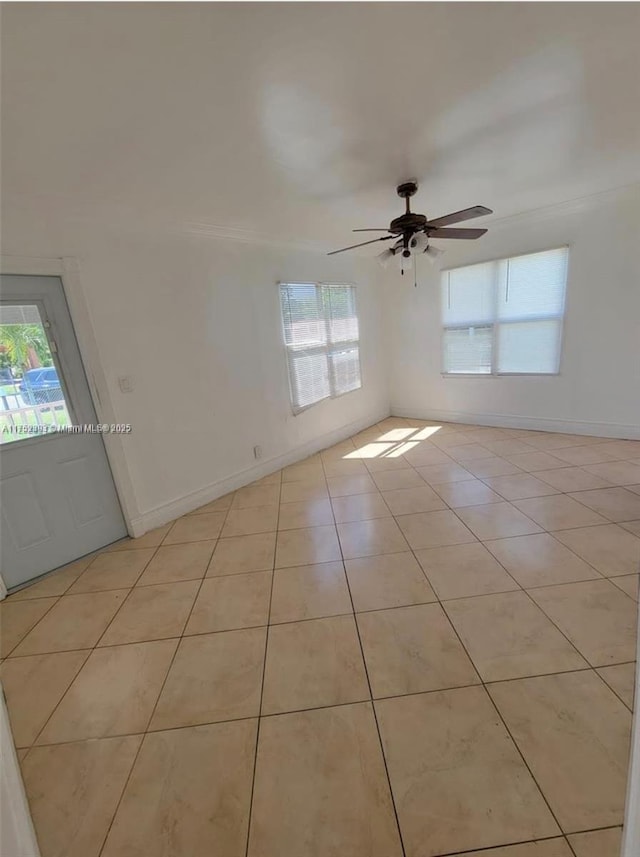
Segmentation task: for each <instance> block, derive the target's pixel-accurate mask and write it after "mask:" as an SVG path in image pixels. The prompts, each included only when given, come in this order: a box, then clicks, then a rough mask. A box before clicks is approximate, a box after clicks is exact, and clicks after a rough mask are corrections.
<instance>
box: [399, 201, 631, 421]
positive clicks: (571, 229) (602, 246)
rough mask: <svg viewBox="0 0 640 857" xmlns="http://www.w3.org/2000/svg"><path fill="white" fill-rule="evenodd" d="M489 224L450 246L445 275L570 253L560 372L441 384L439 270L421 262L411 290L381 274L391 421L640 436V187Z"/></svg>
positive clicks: (444, 259)
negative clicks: (563, 248)
mask: <svg viewBox="0 0 640 857" xmlns="http://www.w3.org/2000/svg"><path fill="white" fill-rule="evenodd" d="M496 214H497V215H499V212H497V213H496ZM470 225H471V224H470ZM487 225H489V227H490V229H489V232H488V234H487V235H485V236H484V237H483V238H481V239H480V240H479V241H474V242H471V241H470V242H462V241H461V242H455V241H450V242H447V243H446V254H445V255H444V256H443V257H441V260H442V262H441V267H444V268H448V267H455V266H457V265H464V264H471V263H473V262H480V261H484V260H487V259H492V258H497V257H504V256H509V255H511V254H516V253H526V252H529V251H536V250H543V249H545V248H547V247H554V246H559V245H561V244H569V245H570V262H569V276H568V283H567V302H566V316H565V327H564V341H563V355H562V363H561V369H560V374H559V375H558V376H553V377H537V378H536V377H510V378H508V377H505V378H471V379H470V378H450V377H449V378H446V377H443V376H442V375H441V359H440V354H441V352H440V347H441V336H440V294H439V279H440V273H439V271H438V270H437V269H434V268H431V267H430V265H429V264H428V262H427V261H426V260H425V261H424V262H423V264H422V266H421V268H420V274H419V284H418V288H417V289H414V288H413V279H412V277H411V278H409V281H408V282H407V277H406V276H405V278H404V279H405V282H402V281H401V278H400V276H399V274H396V273H395V272H393V273H391V274H387V273H386V272H385V280H386V284H385V307H386V309H385V317H386V319H387V320H388V323H389V325H390V331H389V336H390V355H391V368H390V389H391V412H392V413H393V414H396V415H410V416H415V417H420V416H421V417H432V418H436V419H447V418H449V419H453V420H459V421H463V422H464V421H470V422H474V421H477V422H486V423H488V424H498V425H499V424H508V425H514V426H522V427H525V428H540V429H559V430H564V431H574V432H578V433H587V434H588V433H593V434H603V435H609V434H611V435H614V436H624V437H628V436H629V437H630V436H636V437H637V436H640V186H638V185H636V186H634V187H631V188H628V189H626V190H625V191H622V192H612V193H607V194H598V195H596V196H593V197H590V198H588V199H584V200H580V201H578V202H576V203H569V204H565V205H561V206H556V207H554V208H550V209H544V210H539V211H536V212H532V213H529V214H523V215H518V216H517V217H512V218H508V219H505V220H502V221H501V220H499V219H496V220H495V221H494V222H488V224H487ZM440 246H443V247H444V246H445V242H442V243H441V245H440Z"/></svg>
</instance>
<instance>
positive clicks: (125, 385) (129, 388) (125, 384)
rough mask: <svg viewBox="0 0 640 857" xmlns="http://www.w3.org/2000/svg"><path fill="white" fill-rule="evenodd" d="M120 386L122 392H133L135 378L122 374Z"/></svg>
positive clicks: (119, 380)
mask: <svg viewBox="0 0 640 857" xmlns="http://www.w3.org/2000/svg"><path fill="white" fill-rule="evenodd" d="M118 387H120V392H121V393H133V379H132V378H131V375H121V376H120V377H119V378H118Z"/></svg>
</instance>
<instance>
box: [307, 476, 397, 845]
mask: <svg viewBox="0 0 640 857" xmlns="http://www.w3.org/2000/svg"><path fill="white" fill-rule="evenodd" d="M322 466H323V469H324V463H323V465H322ZM325 478H326V473H325ZM376 484H377V483H376ZM338 547H339V549H340V556H341V557H342V570H343V574H344V577H345V581H346V584H347V590H348V592H349V599H350V601H351V610H352V612H351V615H352V617H353V624H354V626H355V630H356V635H357V637H358V645H359V647H360V657H361V658H362V665H363V667H364V674H365V677H366V679H367V686H368V688H369V699H368V700H367V702H368V704H369V705H370V706H371V712H372V714H373V721H374V723H375V727H376V732H377V735H378V746H379V748H380V756H381V758H382V763H383V765H384V770H385V774H386V778H387V785H388V787H389V797H390V799H391V806H392V807H393V814H394V817H395V821H396V829H397V831H398V840H399V843H400V849H401V852H402V854H403V855H404V857H406V849H405V846H404V840H403V837H402V828H401V827H400V818H399V816H398V808H397V806H396V799H395V795H394V793H393V786H392V785H391V777H390V775H389V767H388V764H387V758H386V756H385V753H384V746H383V743H382V734H381V732H380V724H379V723H378V714H377V712H376V707H375V704H374V700H373V689H372V687H371V679H370V678H369V670H368V667H367V659H366V657H365V654H364V647H363V645H362V638H361V636H360V628H359V626H358V620H357V617H356V611H355V604H354V602H353V595H352V593H351V585H350V583H349V575H348V574H347V570H346V566H345V557H344V552H343V550H342V542H341V541H340V537H339V536H338ZM345 704H347V703H345ZM348 704H353V703H348Z"/></svg>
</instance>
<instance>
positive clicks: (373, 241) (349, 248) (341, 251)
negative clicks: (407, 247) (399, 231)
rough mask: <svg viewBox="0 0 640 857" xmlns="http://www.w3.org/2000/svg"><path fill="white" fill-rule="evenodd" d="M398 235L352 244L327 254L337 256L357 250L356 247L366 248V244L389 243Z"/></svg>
mask: <svg viewBox="0 0 640 857" xmlns="http://www.w3.org/2000/svg"><path fill="white" fill-rule="evenodd" d="M396 237H397V236H396V235H385V236H384V237H383V238H374V239H373V240H372V241H363V242H362V244H352V245H351V246H350V247H342V248H341V249H340V250H332V251H331V252H330V253H327V256H335V255H336V253H344V252H345V250H355V248H356V247H364V246H365V245H366V244H375V243H376V241H389V240H390V239H391V238H396Z"/></svg>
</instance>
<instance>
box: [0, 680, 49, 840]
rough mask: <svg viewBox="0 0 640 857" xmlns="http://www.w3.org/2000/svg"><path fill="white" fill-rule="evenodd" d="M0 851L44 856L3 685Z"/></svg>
mask: <svg viewBox="0 0 640 857" xmlns="http://www.w3.org/2000/svg"><path fill="white" fill-rule="evenodd" d="M0 756H2V765H1V766H0V853H1V854H15V855H18V854H19V855H20V857H40V849H39V848H38V840H37V839H36V833H35V830H34V828H33V822H32V821H31V813H30V812H29V804H28V803H27V796H26V794H25V791H24V784H23V782H22V774H21V773H20V765H19V762H18V756H17V755H16V748H15V745H14V743H13V736H12V734H11V726H10V725H9V715H8V713H7V706H6V704H5V701H4V692H3V691H2V685H0Z"/></svg>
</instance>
